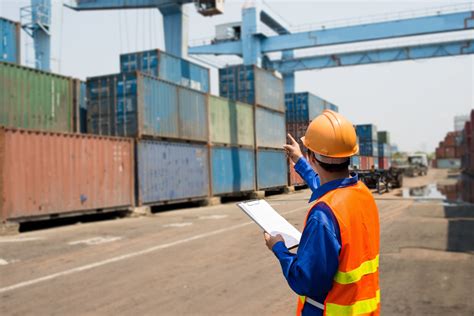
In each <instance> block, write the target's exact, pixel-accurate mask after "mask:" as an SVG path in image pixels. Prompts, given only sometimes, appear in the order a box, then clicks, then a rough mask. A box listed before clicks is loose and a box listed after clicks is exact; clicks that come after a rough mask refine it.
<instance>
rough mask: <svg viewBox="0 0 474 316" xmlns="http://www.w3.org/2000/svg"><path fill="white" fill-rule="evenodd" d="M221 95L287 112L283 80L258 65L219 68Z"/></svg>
mask: <svg viewBox="0 0 474 316" xmlns="http://www.w3.org/2000/svg"><path fill="white" fill-rule="evenodd" d="M219 95H220V96H222V97H225V98H229V99H231V100H233V101H240V102H244V103H248V104H252V105H254V104H258V105H260V106H264V107H267V108H270V109H273V110H276V111H279V112H285V97H284V88H283V80H282V79H280V78H278V77H276V76H275V75H274V74H273V73H272V72H270V71H267V70H264V69H261V68H258V67H256V66H244V65H237V66H230V67H227V68H222V69H219Z"/></svg>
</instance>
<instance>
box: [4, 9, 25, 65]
mask: <svg viewBox="0 0 474 316" xmlns="http://www.w3.org/2000/svg"><path fill="white" fill-rule="evenodd" d="M20 30H21V24H20V23H19V22H15V21H10V20H7V19H5V18H1V17H0V61H5V62H9V63H14V64H19V63H20V45H21V39H20Z"/></svg>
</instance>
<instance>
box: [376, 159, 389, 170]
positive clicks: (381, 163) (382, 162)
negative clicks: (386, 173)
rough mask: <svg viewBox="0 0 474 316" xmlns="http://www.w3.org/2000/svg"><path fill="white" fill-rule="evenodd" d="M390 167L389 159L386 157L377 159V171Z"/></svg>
mask: <svg viewBox="0 0 474 316" xmlns="http://www.w3.org/2000/svg"><path fill="white" fill-rule="evenodd" d="M390 166H391V164H390V159H389V158H387V157H379V169H389V168H390Z"/></svg>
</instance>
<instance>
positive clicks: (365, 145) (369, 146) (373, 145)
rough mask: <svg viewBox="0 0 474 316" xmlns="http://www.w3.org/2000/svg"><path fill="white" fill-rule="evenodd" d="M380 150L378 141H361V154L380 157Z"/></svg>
mask: <svg viewBox="0 0 474 316" xmlns="http://www.w3.org/2000/svg"><path fill="white" fill-rule="evenodd" d="M378 152H379V146H378V143H377V142H376V141H375V142H359V155H361V156H371V157H378V156H379V153H378Z"/></svg>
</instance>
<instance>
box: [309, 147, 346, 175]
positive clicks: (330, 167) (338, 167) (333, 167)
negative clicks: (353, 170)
mask: <svg viewBox="0 0 474 316" xmlns="http://www.w3.org/2000/svg"><path fill="white" fill-rule="evenodd" d="M308 155H310V157H311V156H313V157H314V159H315V160H316V161H317V162H318V164H319V165H320V166H321V168H323V169H324V170H326V171H327V172H341V171H346V170H348V169H349V165H350V163H351V160H350V159H347V161H346V162H343V163H340V164H329V163H325V162H322V161H320V160H319V159H318V158H316V155H315V154H314V153H313V152H312V151H311V150H308Z"/></svg>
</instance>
